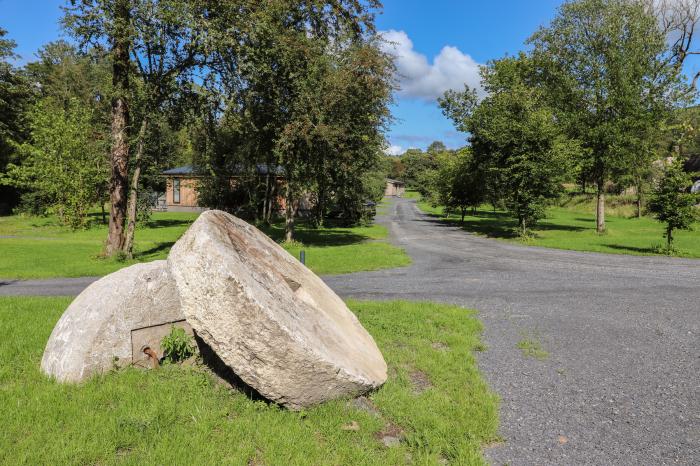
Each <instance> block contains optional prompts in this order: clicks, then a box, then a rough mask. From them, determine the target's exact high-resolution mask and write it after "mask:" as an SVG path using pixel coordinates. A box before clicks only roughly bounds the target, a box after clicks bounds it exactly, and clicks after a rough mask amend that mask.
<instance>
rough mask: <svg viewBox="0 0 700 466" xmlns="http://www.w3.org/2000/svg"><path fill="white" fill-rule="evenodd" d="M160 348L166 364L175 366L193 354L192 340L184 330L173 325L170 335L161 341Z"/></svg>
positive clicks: (193, 344) (193, 345)
mask: <svg viewBox="0 0 700 466" xmlns="http://www.w3.org/2000/svg"><path fill="white" fill-rule="evenodd" d="M160 347H161V348H163V359H164V362H166V363H171V364H175V363H178V362H181V361H184V360H185V359H188V358H190V357H192V356H194V354H195V343H194V339H193V338H192V337H191V336H190V335H188V334H187V333H186V332H185V330H184V329H182V328H181V327H175V326H174V325H173V326H172V327H171V329H170V333H169V334H168V335H166V336H165V337H163V339H162V340H161V342H160Z"/></svg>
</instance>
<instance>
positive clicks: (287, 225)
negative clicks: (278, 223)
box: [284, 179, 296, 242]
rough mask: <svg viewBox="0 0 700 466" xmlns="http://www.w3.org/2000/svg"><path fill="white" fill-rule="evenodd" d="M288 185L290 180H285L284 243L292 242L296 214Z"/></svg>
mask: <svg viewBox="0 0 700 466" xmlns="http://www.w3.org/2000/svg"><path fill="white" fill-rule="evenodd" d="M289 184H290V180H289V179H287V196H286V198H287V199H286V204H287V205H286V206H284V220H285V221H284V241H286V242H291V241H293V240H294V214H295V213H296V209H294V196H293V195H292V189H291V188H290V186H289Z"/></svg>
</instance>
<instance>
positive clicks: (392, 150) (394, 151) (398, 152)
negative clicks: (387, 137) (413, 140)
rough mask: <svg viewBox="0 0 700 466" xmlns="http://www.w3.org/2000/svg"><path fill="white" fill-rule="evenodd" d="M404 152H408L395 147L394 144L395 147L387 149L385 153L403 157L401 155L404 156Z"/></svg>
mask: <svg viewBox="0 0 700 466" xmlns="http://www.w3.org/2000/svg"><path fill="white" fill-rule="evenodd" d="M404 152H406V151H405V150H404V149H403V147H401V146H397V145H395V144H393V145H391V146H389V147H387V148H386V149H384V153H385V154H386V155H401V154H403V153H404Z"/></svg>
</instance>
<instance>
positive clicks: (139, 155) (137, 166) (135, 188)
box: [124, 118, 148, 259]
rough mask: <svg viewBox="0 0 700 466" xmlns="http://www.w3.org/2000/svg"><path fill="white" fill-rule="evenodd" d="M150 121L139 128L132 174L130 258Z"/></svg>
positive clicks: (128, 232) (127, 248) (127, 245)
mask: <svg viewBox="0 0 700 466" xmlns="http://www.w3.org/2000/svg"><path fill="white" fill-rule="evenodd" d="M147 127H148V122H147V120H146V118H144V119H143V121H142V122H141V128H140V129H139V138H138V146H137V148H136V159H135V160H134V162H135V163H134V173H133V174H132V175H131V184H130V185H129V206H128V209H127V211H128V219H127V226H126V240H125V242H124V252H125V253H126V256H127V257H128V258H129V259H133V258H134V232H135V230H136V209H137V207H138V194H139V178H140V177H141V161H142V160H143V149H144V146H145V143H144V139H145V138H146V128H147Z"/></svg>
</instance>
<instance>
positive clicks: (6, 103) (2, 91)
mask: <svg viewBox="0 0 700 466" xmlns="http://www.w3.org/2000/svg"><path fill="white" fill-rule="evenodd" d="M6 34H7V32H6V31H5V30H4V29H1V28H0V176H1V175H2V173H3V172H4V171H5V170H6V167H7V165H8V164H9V163H11V162H17V160H16V159H17V146H18V144H21V143H22V142H23V141H24V140H25V139H26V137H27V135H28V128H27V124H26V118H25V117H24V115H25V112H26V109H27V107H28V105H29V104H30V101H31V97H32V92H31V90H30V87H29V84H28V82H27V80H26V79H24V77H23V76H22V74H21V73H20V72H19V70H17V69H15V67H14V66H12V64H11V63H10V61H9V60H10V59H12V58H15V57H16V55H15V54H14V52H13V50H14V48H15V43H14V41H11V40H8V39H5V36H6ZM18 200H19V191H18V190H17V189H16V188H15V187H14V186H11V185H0V215H2V214H6V213H9V212H10V211H11V210H12V208H13V207H14V206H15V205H16V204H17V202H18Z"/></svg>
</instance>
